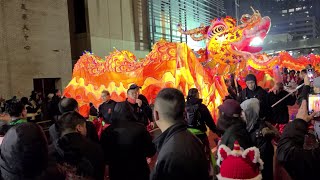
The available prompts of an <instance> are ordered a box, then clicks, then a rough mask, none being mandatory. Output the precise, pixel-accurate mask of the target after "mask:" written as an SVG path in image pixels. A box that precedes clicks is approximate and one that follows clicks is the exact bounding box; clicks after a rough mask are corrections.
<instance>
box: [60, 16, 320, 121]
mask: <svg viewBox="0 0 320 180" xmlns="http://www.w3.org/2000/svg"><path fill="white" fill-rule="evenodd" d="M241 20H242V24H240V25H239V26H236V22H235V19H233V18H231V17H225V18H216V19H214V20H213V21H212V22H211V25H210V26H207V27H206V26H204V25H203V26H200V27H199V28H196V29H194V30H188V31H183V30H182V28H181V26H179V32H180V33H181V34H187V35H190V36H191V37H192V38H195V39H194V40H206V44H207V47H206V48H205V49H201V50H199V51H198V55H200V57H199V58H197V57H196V55H195V54H194V52H193V51H192V50H191V49H190V48H189V47H188V46H187V45H186V44H185V43H174V42H166V41H165V40H160V41H159V42H157V43H156V44H155V45H154V46H153V48H152V51H151V52H150V53H149V54H148V55H147V56H146V58H145V59H137V58H136V57H135V56H134V55H133V54H132V53H131V52H129V51H125V50H123V51H119V50H114V51H113V52H111V53H110V54H109V55H108V56H106V57H104V58H100V57H98V56H95V55H94V54H91V53H88V52H86V53H85V54H84V55H83V56H81V57H80V59H79V60H78V62H77V63H76V65H75V67H74V70H73V76H72V80H71V82H70V83H69V84H68V86H67V87H66V88H65V90H64V95H65V96H66V97H73V98H75V99H76V100H77V101H78V102H79V105H80V113H81V114H82V115H84V116H87V114H88V104H89V102H92V103H93V104H94V105H95V106H96V107H98V106H99V104H100V103H101V101H102V100H101V97H100V94H101V92H102V91H103V90H108V91H110V93H111V98H112V99H114V100H115V101H123V100H125V98H126V91H127V89H128V87H129V86H130V85H131V84H132V83H136V84H138V85H139V86H142V91H141V92H142V94H144V95H145V96H146V97H147V99H148V100H149V102H150V103H152V102H154V99H155V98H156V95H157V93H158V92H159V91H160V90H161V89H162V88H165V87H174V88H178V89H180V90H181V91H182V92H183V93H184V94H185V95H186V94H187V92H188V90H189V89H190V88H193V87H196V88H197V89H199V91H200V96H201V98H202V99H203V102H204V103H205V104H206V105H207V106H208V108H209V109H210V111H211V113H212V115H213V117H214V118H215V119H216V118H217V116H218V114H217V107H218V106H219V105H220V104H221V103H222V100H223V98H224V97H225V96H226V95H227V94H228V92H227V88H226V85H225V83H224V78H226V77H227V75H229V74H230V73H235V76H236V77H237V78H240V79H243V78H244V77H245V76H246V75H247V74H248V73H253V74H255V75H256V76H257V79H258V81H260V84H259V85H261V86H263V87H272V86H273V81H274V76H273V68H274V67H275V66H277V67H278V68H281V67H287V68H289V69H294V70H301V69H304V68H305V66H306V65H307V64H312V65H313V66H314V67H315V70H316V71H318V72H319V71H320V57H319V56H318V55H313V54H311V55H309V56H308V57H299V58H293V57H292V56H290V55H289V53H286V52H282V53H280V54H279V56H274V57H271V56H268V55H266V54H263V53H262V54H257V53H256V52H258V51H259V48H254V47H250V43H251V40H253V39H254V37H255V36H256V37H259V38H261V39H264V37H265V36H266V35H267V32H268V31H269V28H270V25H271V20H270V18H269V17H261V15H260V13H259V12H258V11H254V13H253V15H252V16H248V15H245V16H243V17H242V18H241ZM197 34H201V35H202V36H200V37H198V36H197V37H196V35H197ZM252 34H253V35H252Z"/></svg>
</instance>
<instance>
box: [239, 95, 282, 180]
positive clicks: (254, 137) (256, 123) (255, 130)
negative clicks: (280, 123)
mask: <svg viewBox="0 0 320 180" xmlns="http://www.w3.org/2000/svg"><path fill="white" fill-rule="evenodd" d="M241 108H242V110H243V112H244V114H245V120H246V129H247V131H248V132H249V134H250V138H251V141H252V143H253V144H254V146H255V147H257V148H259V150H260V156H261V159H262V161H263V162H264V165H263V170H262V177H263V179H268V180H269V179H270V180H272V179H273V154H274V148H273V145H272V139H273V138H274V137H275V134H276V132H274V131H273V130H272V129H269V127H268V125H267V124H266V123H265V121H263V120H261V119H260V117H259V111H260V106H259V100H258V99H256V98H252V99H248V100H246V101H244V102H242V103H241ZM270 126H271V125H270Z"/></svg>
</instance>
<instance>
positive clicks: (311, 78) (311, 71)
mask: <svg viewBox="0 0 320 180" xmlns="http://www.w3.org/2000/svg"><path fill="white" fill-rule="evenodd" d="M307 76H308V78H309V80H310V82H313V79H314V72H313V69H307Z"/></svg>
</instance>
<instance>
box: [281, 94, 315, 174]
mask: <svg viewBox="0 0 320 180" xmlns="http://www.w3.org/2000/svg"><path fill="white" fill-rule="evenodd" d="M307 109H308V108H307V101H306V100H305V99H304V100H302V103H301V106H300V108H299V110H298V113H297V115H296V119H295V120H293V121H292V122H290V123H288V124H287V126H286V127H285V129H284V131H283V133H282V135H281V138H280V140H279V142H278V147H277V159H278V161H279V162H280V163H281V164H282V165H283V166H284V168H285V169H286V170H287V172H288V173H289V174H290V176H291V177H292V179H318V178H319V168H320V164H319V161H320V147H319V146H318V147H316V148H313V149H308V150H307V149H304V148H303V145H304V140H305V135H306V134H307V132H308V123H309V121H310V120H311V119H313V116H314V115H315V114H316V112H315V113H313V114H311V115H308V110H307Z"/></svg>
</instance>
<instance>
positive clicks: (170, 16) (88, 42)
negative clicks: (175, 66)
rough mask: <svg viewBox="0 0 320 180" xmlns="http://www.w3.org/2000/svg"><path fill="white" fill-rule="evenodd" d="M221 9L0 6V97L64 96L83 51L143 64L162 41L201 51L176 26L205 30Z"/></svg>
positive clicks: (85, 0) (218, 2)
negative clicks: (124, 54)
mask: <svg viewBox="0 0 320 180" xmlns="http://www.w3.org/2000/svg"><path fill="white" fill-rule="evenodd" d="M223 9H224V6H223V0H55V1H53V0H33V1H29V0H10V1H7V0H0V24H1V25H0V39H1V41H0V46H1V47H2V48H1V49H0V73H1V78H0V97H3V98H6V99H8V98H10V97H12V96H14V95H16V96H18V98H20V97H22V96H29V95H30V92H31V91H32V90H37V91H40V92H43V93H44V94H48V93H49V92H51V91H52V90H53V89H60V90H63V89H64V87H65V86H66V85H67V84H68V82H69V81H70V80H71V77H72V65H74V64H75V63H76V62H77V60H78V59H79V57H80V56H81V55H82V54H83V52H84V51H90V52H92V53H94V54H96V55H98V56H100V57H102V58H103V57H105V56H107V55H109V53H110V52H112V51H114V50H115V49H118V50H129V51H131V52H133V53H134V54H135V55H136V56H137V57H138V58H143V57H145V55H147V54H148V53H149V52H150V50H151V46H152V45H153V44H154V43H155V42H156V41H158V40H160V39H161V38H163V39H166V40H167V41H173V42H186V43H188V45H189V46H190V47H191V48H194V49H197V48H198V47H204V46H205V44H204V42H202V44H201V42H200V43H199V42H194V41H193V40H191V39H190V38H189V37H187V36H181V35H180V34H178V31H177V25H178V24H179V23H181V24H182V26H183V27H184V28H187V29H192V28H196V27H198V26H200V24H201V23H204V24H206V25H209V24H210V20H211V19H213V18H215V17H219V16H222V14H223ZM13 12H14V13H13Z"/></svg>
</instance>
